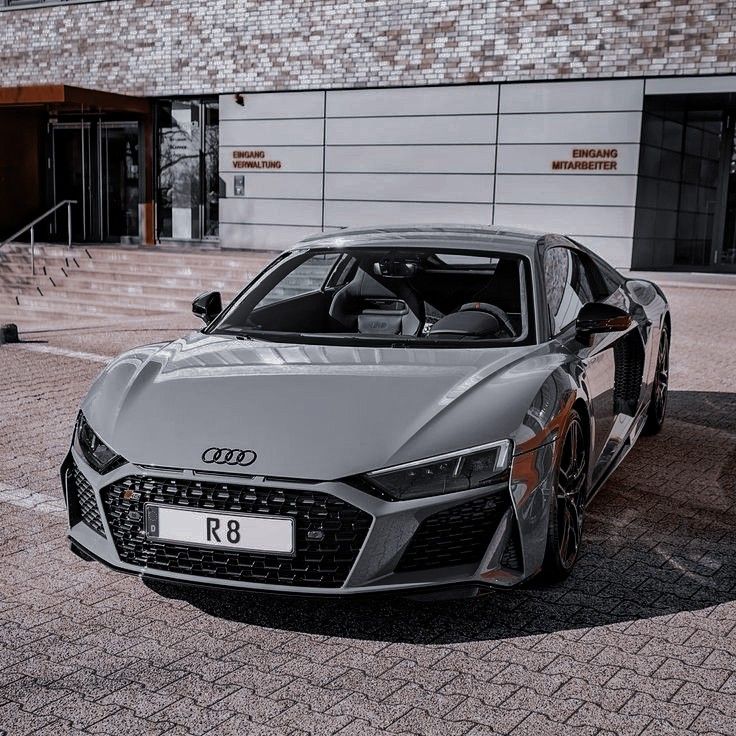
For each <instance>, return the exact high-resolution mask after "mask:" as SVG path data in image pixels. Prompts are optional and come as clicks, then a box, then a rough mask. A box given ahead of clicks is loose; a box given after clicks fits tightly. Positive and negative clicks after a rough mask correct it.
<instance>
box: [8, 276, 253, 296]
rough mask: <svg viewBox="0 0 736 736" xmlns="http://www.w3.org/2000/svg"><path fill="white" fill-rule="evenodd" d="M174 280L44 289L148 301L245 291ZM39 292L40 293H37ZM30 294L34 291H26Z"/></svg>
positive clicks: (73, 282) (86, 282) (91, 282)
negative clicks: (205, 293) (214, 292)
mask: <svg viewBox="0 0 736 736" xmlns="http://www.w3.org/2000/svg"><path fill="white" fill-rule="evenodd" d="M171 281H172V280H170V279H167V278H165V277H163V278H161V279H160V280H158V281H157V280H155V279H151V280H150V281H144V282H141V281H137V282H135V281H113V280H108V279H94V278H73V279H67V280H65V281H63V282H61V283H58V284H57V285H56V286H53V285H51V284H49V285H48V286H44V287H41V291H42V292H43V295H44V296H46V295H47V294H65V295H66V294H69V295H73V294H89V295H99V294H102V295H105V296H108V297H109V298H110V299H116V298H117V297H119V296H120V297H129V296H136V297H140V298H146V299H158V298H161V297H172V298H175V299H176V298H180V299H186V300H189V301H190V302H191V301H192V299H194V297H196V296H198V295H199V294H201V293H203V292H205V291H219V292H220V293H221V294H222V296H223V299H224V298H225V296H226V295H227V296H230V297H231V298H232V297H233V296H235V294H237V293H239V292H240V290H241V288H242V287H240V286H239V285H238V286H233V285H232V284H230V283H224V282H220V281H215V280H212V281H198V280H191V281H190V280H185V279H181V280H179V279H174V280H173V281H174V283H172V282H171ZM36 292H37V290H36ZM1 293H3V287H2V285H0V294H1ZM26 293H29V294H30V291H26Z"/></svg>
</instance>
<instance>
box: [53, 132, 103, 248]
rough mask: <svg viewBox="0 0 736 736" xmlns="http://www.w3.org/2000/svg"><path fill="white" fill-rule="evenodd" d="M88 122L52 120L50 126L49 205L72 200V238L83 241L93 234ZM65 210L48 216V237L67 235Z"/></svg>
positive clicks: (60, 238)
mask: <svg viewBox="0 0 736 736" xmlns="http://www.w3.org/2000/svg"><path fill="white" fill-rule="evenodd" d="M90 143H91V132H90V124H89V123H54V124H53V125H52V128H51V163H52V171H51V198H52V200H53V201H52V202H50V203H49V206H52V205H54V204H56V203H57V202H61V201H63V200H65V199H71V200H74V201H75V202H76V203H77V204H76V205H74V206H73V207H72V238H73V239H74V240H75V241H85V240H87V239H88V238H90V237H93V234H92V230H93V227H92V209H93V208H92V191H93V190H92V165H91V147H90ZM66 217H67V215H66V210H65V209H64V208H62V210H59V211H58V212H57V213H56V214H55V215H54V217H53V218H52V219H51V226H50V227H51V231H50V237H51V238H52V239H58V240H65V239H66V238H67V220H66Z"/></svg>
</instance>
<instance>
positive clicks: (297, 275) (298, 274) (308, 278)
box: [254, 253, 341, 309]
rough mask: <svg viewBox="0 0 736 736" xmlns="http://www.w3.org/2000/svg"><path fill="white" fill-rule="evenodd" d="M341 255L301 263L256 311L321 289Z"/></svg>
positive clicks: (265, 298)
mask: <svg viewBox="0 0 736 736" xmlns="http://www.w3.org/2000/svg"><path fill="white" fill-rule="evenodd" d="M340 255H341V254H340V253H318V254H317V255H314V256H312V257H311V258H308V259H307V260H306V261H304V263H300V264H299V265H298V266H297V267H296V268H295V269H294V270H293V271H292V272H291V273H290V274H288V275H287V276H284V278H283V279H282V280H281V281H280V282H279V284H278V286H276V287H275V288H273V289H272V290H271V291H269V292H268V294H266V296H264V297H263V299H261V301H260V302H258V304H257V305H256V306H255V307H254V309H258V308H259V307H265V306H267V305H269V304H275V303H276V302H280V301H283V300H284V299H293V298H294V297H297V296H302V295H304V294H309V293H310V292H312V291H317V290H318V289H321V288H322V285H323V284H324V282H325V279H326V278H327V276H328V275H329V273H330V271H331V270H332V267H333V266H334V265H335V263H336V262H337V259H338V258H339V257H340Z"/></svg>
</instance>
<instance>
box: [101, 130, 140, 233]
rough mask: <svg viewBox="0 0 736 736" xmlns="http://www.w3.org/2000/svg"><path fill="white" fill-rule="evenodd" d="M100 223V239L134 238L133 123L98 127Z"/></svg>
mask: <svg viewBox="0 0 736 736" xmlns="http://www.w3.org/2000/svg"><path fill="white" fill-rule="evenodd" d="M100 153H101V166H100V172H101V190H102V198H101V202H100V204H101V210H102V212H101V221H102V229H103V239H104V240H110V241H115V242H133V241H135V240H136V239H137V238H138V234H139V233H138V203H139V135H138V124H137V123H102V124H101V125H100Z"/></svg>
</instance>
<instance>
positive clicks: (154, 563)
mask: <svg viewBox="0 0 736 736" xmlns="http://www.w3.org/2000/svg"><path fill="white" fill-rule="evenodd" d="M102 500H103V504H104V507H105V514H106V516H107V523H108V524H109V526H110V531H111V532H112V536H113V539H114V541H115V547H116V549H117V552H118V555H119V556H120V559H121V560H122V561H123V562H127V563H130V564H132V565H139V566H146V567H148V568H152V569H157V570H167V571H169V572H177V573H185V574H189V575H202V576H204V577H212V578H221V579H225V580H237V581H242V582H255V583H271V584H276V585H303V586H310V587H321V588H336V587H339V586H341V585H342V584H343V583H344V582H345V579H346V578H347V576H348V573H349V572H350V570H351V568H352V566H353V563H354V562H355V559H356V557H357V556H358V552H360V549H361V547H362V546H363V542H364V541H365V538H366V535H367V534H368V530H369V528H370V525H371V516H370V514H367V513H365V512H364V511H361V510H360V509H357V508H355V507H354V506H352V505H350V504H349V503H347V502H345V501H343V500H341V499H339V498H336V497H335V496H330V495H328V494H326V493H317V492H313V491H287V490H282V489H276V488H254V487H249V486H242V485H238V484H235V483H233V484H230V483H228V484H220V483H211V482H204V481H197V480H184V479H176V480H174V479H167V480H163V479H159V478H152V477H140V476H135V477H128V478H124V479H123V480H120V481H117V482H116V483H113V484H112V485H109V486H107V487H106V488H104V489H103V491H102ZM149 502H155V503H161V504H172V505H176V506H177V507H178V508H181V507H189V508H193V509H211V510H213V511H237V512H244V513H252V514H269V515H274V516H291V517H292V518H293V519H294V520H295V531H296V549H295V554H294V556H293V557H292V556H288V555H279V554H263V553H255V552H244V551H240V550H228V549H222V550H221V549H207V548H203V547H190V546H186V545H180V544H172V543H170V542H154V541H151V540H149V539H147V538H146V536H145V533H144V529H143V525H144V513H143V511H144V505H145V504H146V503H149ZM310 532H312V534H311V535H310ZM320 532H321V536H322V539H310V538H309V536H312V537H314V536H320V535H319V533H320Z"/></svg>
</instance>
